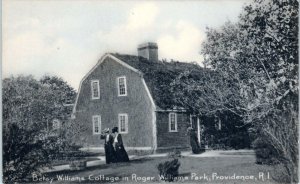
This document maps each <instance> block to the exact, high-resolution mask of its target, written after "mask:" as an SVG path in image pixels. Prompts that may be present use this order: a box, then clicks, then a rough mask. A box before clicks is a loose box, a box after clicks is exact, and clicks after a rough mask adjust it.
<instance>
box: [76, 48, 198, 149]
mask: <svg viewBox="0 0 300 184" xmlns="http://www.w3.org/2000/svg"><path fill="white" fill-rule="evenodd" d="M192 68H195V65H194V64H191V63H182V62H163V61H159V60H158V46H157V44H156V43H146V44H142V45H139V47H138V56H133V55H122V54H116V53H106V54H104V56H102V58H101V59H100V60H99V61H98V62H97V64H96V65H95V66H94V67H93V68H92V69H91V70H90V71H89V72H88V73H87V74H86V75H85V76H84V78H83V79H82V81H81V83H80V86H79V90H78V95H77V98H76V102H75V105H74V109H73V119H74V120H75V121H76V122H77V123H79V124H80V125H81V126H83V127H85V128H84V129H83V130H82V131H81V135H82V136H81V138H82V139H81V142H83V143H84V146H85V147H89V148H91V147H93V148H100V147H102V146H103V142H102V141H101V140H100V134H101V130H103V129H104V128H112V127H115V126H118V127H119V131H120V133H121V134H122V137H123V142H124V145H125V146H126V148H127V149H128V150H130V149H133V150H149V151H156V150H163V149H173V148H187V147H189V137H188V136H187V128H188V127H189V126H191V123H193V122H194V123H195V122H197V121H194V120H192V119H193V118H191V116H190V114H189V113H188V112H187V111H186V110H185V109H183V108H180V107H178V106H177V105H176V102H175V101H174V99H172V93H171V92H170V87H169V86H170V83H171V82H172V80H173V79H174V78H175V77H176V76H177V75H178V74H179V73H181V72H183V71H184V70H186V69H192ZM198 123H199V122H198ZM193 126H195V125H193ZM198 126H199V124H198ZM195 127H197V126H195Z"/></svg>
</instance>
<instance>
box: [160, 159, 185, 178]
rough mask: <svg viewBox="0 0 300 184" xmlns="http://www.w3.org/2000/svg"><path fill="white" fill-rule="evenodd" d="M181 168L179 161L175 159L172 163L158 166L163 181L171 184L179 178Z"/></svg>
mask: <svg viewBox="0 0 300 184" xmlns="http://www.w3.org/2000/svg"><path fill="white" fill-rule="evenodd" d="M179 166H180V162H179V160H178V159H173V160H171V161H166V162H163V163H160V164H159V165H158V166H157V169H158V171H159V175H160V176H161V179H162V180H164V181H169V182H171V181H174V179H175V178H176V177H177V176H178V169H179Z"/></svg>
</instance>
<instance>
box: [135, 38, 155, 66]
mask: <svg viewBox="0 0 300 184" xmlns="http://www.w3.org/2000/svg"><path fill="white" fill-rule="evenodd" d="M157 50H158V47H157V44H156V43H154V42H147V43H143V44H140V45H139V46H138V56H141V57H144V58H146V59H148V60H149V61H153V62H158V53H157Z"/></svg>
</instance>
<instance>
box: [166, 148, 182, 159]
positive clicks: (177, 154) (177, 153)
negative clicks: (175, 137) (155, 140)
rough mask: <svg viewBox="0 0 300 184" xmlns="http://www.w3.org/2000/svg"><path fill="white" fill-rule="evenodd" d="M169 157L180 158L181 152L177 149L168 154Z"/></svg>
mask: <svg viewBox="0 0 300 184" xmlns="http://www.w3.org/2000/svg"><path fill="white" fill-rule="evenodd" d="M168 157H169V158H173V159H176V158H180V157H181V151H180V150H176V149H175V150H173V151H172V152H169V153H168Z"/></svg>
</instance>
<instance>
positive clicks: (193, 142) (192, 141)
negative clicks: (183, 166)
mask: <svg viewBox="0 0 300 184" xmlns="http://www.w3.org/2000/svg"><path fill="white" fill-rule="evenodd" d="M188 132H189V134H190V144H191V147H192V152H193V153H195V154H198V153H200V146H199V143H198V137H197V134H196V131H195V130H194V129H193V128H191V127H189V129H188Z"/></svg>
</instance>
